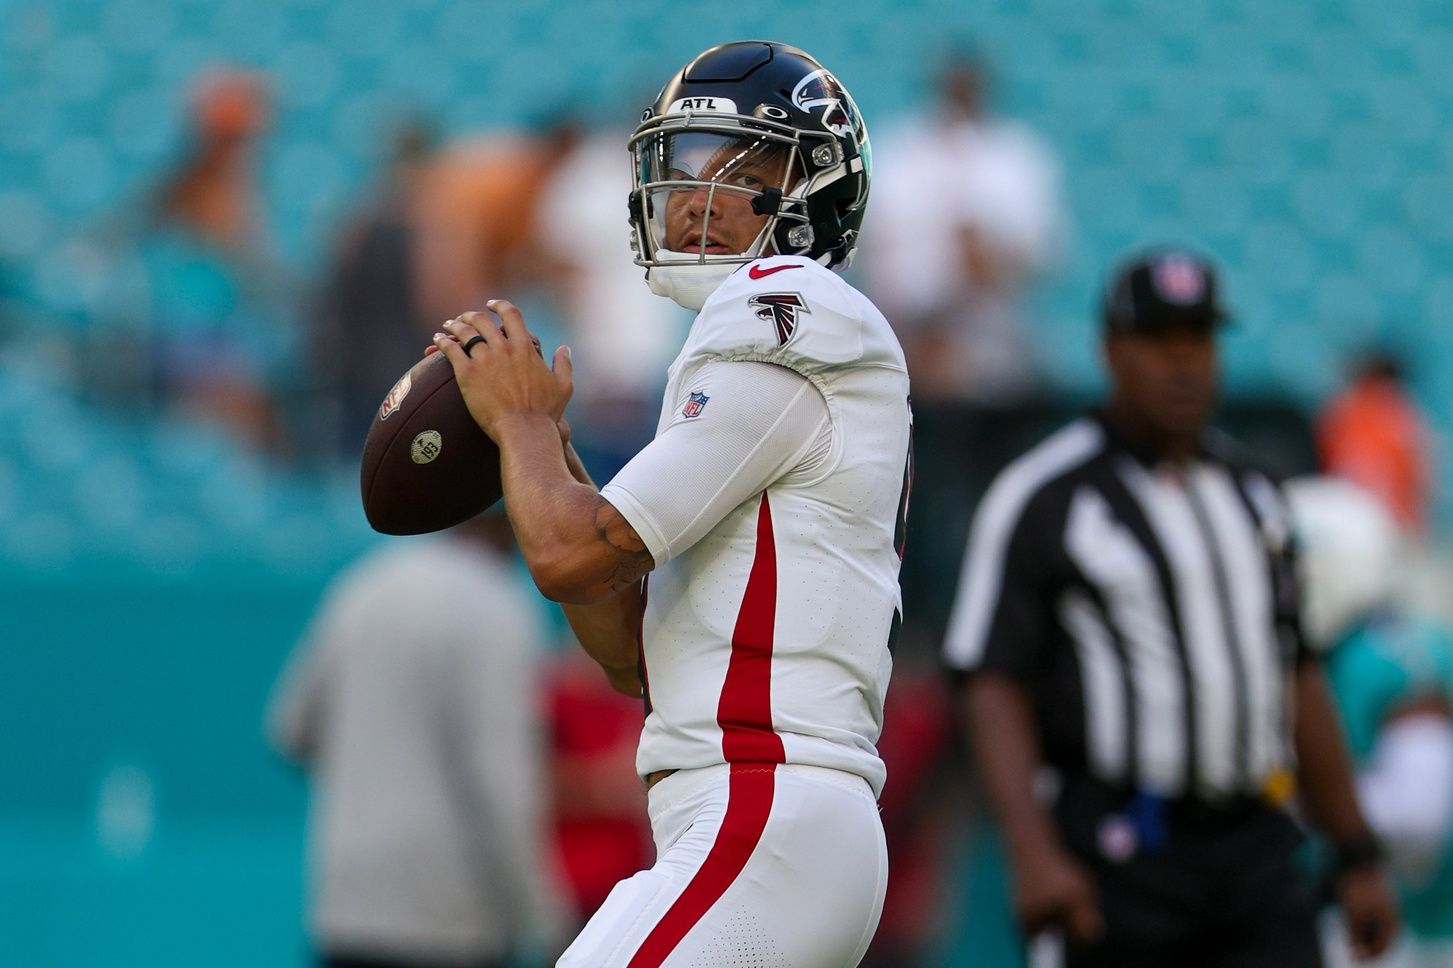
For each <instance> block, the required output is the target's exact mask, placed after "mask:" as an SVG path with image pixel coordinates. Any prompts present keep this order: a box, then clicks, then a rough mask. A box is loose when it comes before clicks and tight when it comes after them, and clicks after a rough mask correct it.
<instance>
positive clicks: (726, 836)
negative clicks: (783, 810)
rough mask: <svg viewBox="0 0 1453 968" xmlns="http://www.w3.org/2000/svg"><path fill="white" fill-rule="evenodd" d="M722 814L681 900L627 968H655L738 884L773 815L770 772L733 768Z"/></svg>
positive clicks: (740, 766)
mask: <svg viewBox="0 0 1453 968" xmlns="http://www.w3.org/2000/svg"><path fill="white" fill-rule="evenodd" d="M729 783H730V785H729V786H728V788H727V808H726V814H725V816H723V817H722V818H721V829H720V830H718V831H717V832H716V840H715V841H714V842H713V843H712V845H711V850H710V851H708V852H707V855H706V860H704V861H703V862H702V864H701V867H700V868H698V869H697V871H696V874H695V875H694V876H693V877H692V878H691V880H690V882H688V883H687V885H686V889H685V890H683V891H682V892H681V896H680V897H678V898H677V899H676V902H675V903H674V904H672V905H671V907H670V909H669V910H667V911H666V914H665V916H663V917H662V918H661V920H660V921H658V922H657V923H656V926H655V927H654V928H652V929H651V933H650V934H648V935H646V940H645V941H643V942H641V947H640V948H638V949H636V954H635V956H634V957H633V958H631V961H630V964H629V965H628V966H627V968H657V966H659V965H660V964H661V963H662V962H664V961H665V960H666V958H667V956H669V955H670V954H671V952H672V951H675V950H676V946H677V945H678V944H680V943H681V939H682V938H684V937H686V933H687V932H688V931H690V930H691V929H692V928H693V927H695V926H696V923H697V922H698V921H700V920H701V918H702V916H703V915H704V914H706V912H707V911H708V910H710V909H711V906H712V905H713V904H715V903H716V902H717V901H718V900H720V899H721V896H722V895H723V894H725V893H726V890H727V888H729V887H731V886H732V882H733V881H735V880H736V879H737V875H738V874H740V873H741V872H742V868H744V867H746V866H747V860H748V859H749V858H750V857H751V856H752V851H753V850H755V849H756V848H757V842H758V841H759V840H761V839H762V831H763V830H764V829H766V826H767V816H768V815H769V814H770V813H771V812H772V794H773V786H774V777H773V768H772V767H763V766H752V765H750V764H746V763H733V764H732V766H731V778H730V781H729Z"/></svg>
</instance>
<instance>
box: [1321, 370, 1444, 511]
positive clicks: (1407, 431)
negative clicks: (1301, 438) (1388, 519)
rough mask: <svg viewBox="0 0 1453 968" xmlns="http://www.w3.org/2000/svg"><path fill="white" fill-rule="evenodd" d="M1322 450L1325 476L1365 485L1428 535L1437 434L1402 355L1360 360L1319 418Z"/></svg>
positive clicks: (1390, 509)
mask: <svg viewBox="0 0 1453 968" xmlns="http://www.w3.org/2000/svg"><path fill="white" fill-rule="evenodd" d="M1317 446H1318V451H1319V452H1320V457H1321V464H1322V469H1323V470H1324V471H1326V472H1327V473H1329V474H1335V475H1337V476H1338V477H1345V478H1346V479H1347V480H1349V481H1354V482H1356V483H1357V484H1360V485H1361V486H1362V487H1363V488H1364V489H1366V490H1367V491H1368V492H1370V493H1372V494H1374V495H1376V497H1377V498H1378V499H1379V500H1381V501H1382V502H1383V503H1384V504H1385V505H1386V506H1387V508H1388V510H1389V511H1391V512H1392V514H1393V516H1394V517H1396V518H1397V520H1398V523H1399V524H1400V525H1401V526H1402V527H1403V528H1404V529H1406V530H1407V531H1408V532H1409V533H1410V534H1413V535H1421V534H1423V532H1424V530H1425V529H1426V527H1427V523H1428V505H1429V502H1430V500H1431V496H1432V494H1431V490H1432V489H1431V487H1430V482H1431V478H1430V476H1429V467H1428V465H1429V458H1430V454H1429V451H1430V448H1431V447H1432V434H1431V431H1430V430H1429V427H1428V421H1427V418H1426V417H1425V416H1424V415H1423V412H1422V409H1421V408H1420V407H1419V406H1418V404H1417V401H1415V400H1414V399H1413V397H1412V394H1411V393H1410V392H1409V391H1408V386H1407V381H1406V379H1405V367H1404V365H1403V362H1402V361H1401V360H1400V359H1399V358H1398V357H1397V356H1396V355H1394V354H1392V353H1390V352H1385V351H1377V352H1370V353H1367V354H1365V355H1364V356H1363V357H1362V358H1361V359H1360V360H1358V362H1357V364H1356V365H1355V367H1354V368H1353V372H1352V377H1351V379H1350V380H1349V381H1348V384H1347V386H1346V387H1345V388H1344V389H1343V390H1342V391H1341V392H1339V393H1338V394H1337V395H1336V396H1334V397H1333V398H1332V399H1331V400H1329V401H1328V402H1327V404H1326V405H1325V406H1324V407H1323V408H1322V411H1321V413H1320V414H1319V415H1318V423H1317Z"/></svg>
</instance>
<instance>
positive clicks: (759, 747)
mask: <svg viewBox="0 0 1453 968" xmlns="http://www.w3.org/2000/svg"><path fill="white" fill-rule="evenodd" d="M776 624H777V545H776V541H775V539H774V538H773V534H772V506H771V504H769V503H768V502H767V494H766V492H765V491H764V492H762V502H761V504H760V505H759V506H758V508H757V550H756V554H755V556H754V557H753V558H752V570H751V572H750V573H749V574H748V576H747V587H746V590H745V591H744V592H743V593H742V607H741V609H740V610H739V611H738V612H737V624H736V628H735V629H733V630H732V654H731V659H730V660H729V661H728V663H727V672H726V679H725V681H724V682H723V683H722V687H721V698H720V699H719V700H718V701H717V707H716V721H717V724H718V725H720V726H721V731H722V737H721V751H722V755H723V756H724V757H725V758H726V761H727V762H728V763H785V762H786V761H787V753H786V751H785V750H784V749H783V748H782V737H780V736H778V735H777V734H776V733H775V732H773V731H772V645H773V636H774V633H775V630H776Z"/></svg>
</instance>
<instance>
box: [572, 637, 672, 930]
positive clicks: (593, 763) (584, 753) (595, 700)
mask: <svg viewBox="0 0 1453 968" xmlns="http://www.w3.org/2000/svg"><path fill="white" fill-rule="evenodd" d="M546 688H547V690H548V697H549V699H548V701H549V710H550V777H551V797H550V803H551V813H552V815H553V820H554V824H553V834H554V838H555V847H556V850H557V851H558V853H559V856H560V864H561V867H562V868H563V871H564V874H565V877H566V882H567V884H568V885H569V888H570V900H571V902H572V905H571V908H572V910H571V913H572V914H573V915H574V918H575V924H574V927H575V928H576V929H579V928H580V927H581V926H583V925H584V924H585V922H586V921H587V920H589V918H590V916H591V915H592V914H594V913H595V912H596V911H597V910H599V908H600V906H601V905H602V904H603V903H605V899H606V897H607V896H608V895H609V894H610V892H611V888H613V887H615V886H616V882H617V881H620V880H623V879H624V878H627V877H630V876H631V875H632V874H634V873H635V872H636V871H638V870H640V869H641V868H642V867H645V866H647V865H649V864H650V863H651V856H652V847H651V829H650V827H649V826H647V825H646V822H645V806H646V790H645V788H644V787H643V786H642V785H641V778H640V777H639V776H637V775H636V739H637V737H638V736H639V735H640V732H641V704H640V702H639V701H638V700H634V699H630V698H628V697H626V696H623V695H621V694H620V693H619V692H617V691H616V690H614V689H612V688H611V686H610V683H609V682H607V681H606V679H605V677H604V676H602V675H601V674H600V667H599V666H597V665H596V664H595V663H594V662H591V661H590V658H589V657H588V656H586V654H585V653H584V652H583V651H582V650H581V649H580V648H579V647H578V646H576V645H575V643H573V642H572V643H570V648H569V649H567V650H566V652H565V653H564V654H563V655H560V656H558V657H557V658H556V661H555V662H554V663H553V664H552V666H551V668H550V674H549V678H548V682H547V687H546Z"/></svg>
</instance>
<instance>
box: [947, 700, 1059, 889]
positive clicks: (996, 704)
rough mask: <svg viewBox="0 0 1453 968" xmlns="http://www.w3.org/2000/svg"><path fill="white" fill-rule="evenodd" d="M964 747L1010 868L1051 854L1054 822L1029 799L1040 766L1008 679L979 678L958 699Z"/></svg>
mask: <svg viewBox="0 0 1453 968" xmlns="http://www.w3.org/2000/svg"><path fill="white" fill-rule="evenodd" d="M964 697H965V706H966V712H967V721H968V727H969V737H968V738H969V746H970V748H971V749H972V750H973V753H974V758H975V760H976V761H977V762H978V764H979V773H980V776H981V777H982V779H983V783H984V791H985V794H986V795H987V797H988V799H989V805H990V807H991V808H992V810H993V811H994V815H995V817H996V818H997V820H998V822H999V825H1000V828H1001V829H1002V830H1003V832H1004V839H1005V843H1006V844H1007V845H1008V847H1009V853H1010V857H1011V859H1012V860H1013V862H1014V864H1015V866H1016V867H1020V866H1023V865H1026V864H1033V863H1034V858H1035V856H1036V855H1038V854H1039V853H1040V852H1042V851H1044V850H1050V849H1057V848H1058V846H1059V837H1058V834H1056V832H1055V828H1054V822H1053V820H1052V819H1051V817H1050V815H1049V811H1048V810H1046V809H1045V806H1044V804H1043V803H1041V802H1040V800H1039V797H1038V796H1037V795H1036V794H1035V791H1034V784H1035V777H1036V775H1037V774H1038V772H1039V768H1040V766H1041V765H1042V758H1041V754H1040V749H1039V741H1038V740H1037V739H1036V737H1035V733H1034V723H1033V717H1032V713H1031V707H1030V701H1029V697H1028V696H1027V695H1026V694H1025V691H1024V689H1023V688H1022V687H1021V686H1019V685H1018V684H1017V683H1015V682H1013V681H1012V680H1010V679H1009V678H1007V677H1005V676H1002V675H996V674H993V673H981V674H979V675H976V676H974V677H973V678H972V679H970V680H969V683H968V686H967V688H966V690H965V693H964Z"/></svg>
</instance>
